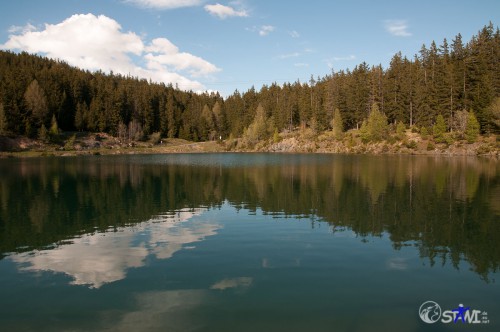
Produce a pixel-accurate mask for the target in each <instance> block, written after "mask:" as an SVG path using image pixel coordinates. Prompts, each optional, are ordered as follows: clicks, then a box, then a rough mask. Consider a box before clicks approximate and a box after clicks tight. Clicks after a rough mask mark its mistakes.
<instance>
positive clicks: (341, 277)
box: [0, 154, 500, 332]
mask: <svg viewBox="0 0 500 332" xmlns="http://www.w3.org/2000/svg"><path fill="white" fill-rule="evenodd" d="M499 267H500V163H498V162H497V161H494V160H481V159H471V158H469V159H467V158H442V157H441V158H431V157H410V156H384V157H367V156H331V155H300V154H299V155H294V154H290V155H289V154H286V155H274V154H208V155H207V154H203V155H157V156H118V157H117V156H109V157H98V156H94V157H85V158H59V159H51V158H46V159H24V160H17V159H8V160H0V330H1V331H31V330H36V331H100V330H106V331H261V332H262V331H389V330H391V331H398V330H399V331H402V330H406V331H421V330H422V331H425V330H436V331H448V330H450V331H455V330H462V331H469V330H472V329H474V330H484V331H499V330H500V285H499V283H500V272H499ZM428 300H433V301H435V302H437V303H438V304H439V305H440V307H441V313H442V315H441V319H443V317H445V315H446V314H445V311H446V310H453V309H457V310H458V306H459V304H463V305H464V307H469V308H470V309H469V311H468V312H469V314H474V312H475V311H473V310H476V313H475V316H471V317H469V319H466V321H467V322H468V321H476V322H480V323H477V324H474V326H471V324H469V323H467V322H462V320H463V319H461V318H460V317H458V318H459V320H458V321H457V322H456V323H454V322H453V321H452V322H451V323H444V322H442V321H441V320H440V321H438V322H436V323H434V324H427V323H424V322H423V321H422V320H421V318H420V316H419V308H420V306H421V304H422V303H423V302H425V301H428ZM424 309H425V307H424ZM434 309H435V308H434ZM466 313H467V312H466ZM430 317H431V318H432V317H435V316H432V315H430ZM432 319H433V318H432ZM487 322H488V323H487Z"/></svg>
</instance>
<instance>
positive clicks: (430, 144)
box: [427, 141, 436, 151]
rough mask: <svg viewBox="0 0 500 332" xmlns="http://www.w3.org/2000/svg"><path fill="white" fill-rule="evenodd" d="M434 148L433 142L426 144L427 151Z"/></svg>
mask: <svg viewBox="0 0 500 332" xmlns="http://www.w3.org/2000/svg"><path fill="white" fill-rule="evenodd" d="M435 148H436V146H435V145H434V142H432V141H429V143H427V151H433V150H434V149H435Z"/></svg>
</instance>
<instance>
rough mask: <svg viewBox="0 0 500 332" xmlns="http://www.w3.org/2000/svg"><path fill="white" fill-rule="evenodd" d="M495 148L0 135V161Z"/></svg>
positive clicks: (493, 141) (485, 143)
mask: <svg viewBox="0 0 500 332" xmlns="http://www.w3.org/2000/svg"><path fill="white" fill-rule="evenodd" d="M350 135H351V134H350ZM499 147H500V142H499V141H498V138H497V137H496V136H495V135H491V136H488V137H484V136H483V137H480V139H479V140H478V141H477V142H474V143H468V142H466V141H456V142H452V143H451V144H445V143H439V144H437V143H435V142H433V140H432V139H431V138H427V139H423V138H422V137H420V136H419V135H415V134H413V133H411V132H409V131H408V132H407V133H406V137H404V139H402V140H398V141H392V142H387V141H381V142H369V143H363V142H361V141H360V140H359V139H356V137H355V136H354V135H352V136H350V137H349V138H344V139H343V140H338V139H334V138H333V137H332V136H331V135H330V134H329V133H328V132H325V133H322V134H320V135H316V136H314V137H307V136H305V135H301V134H300V133H298V132H292V133H286V134H280V137H279V139H274V140H266V141H261V142H257V143H256V144H253V145H251V146H250V145H249V144H247V143H246V142H243V141H242V140H241V139H226V140H215V141H207V142H192V141H187V140H184V139H178V138H164V139H160V140H158V141H157V142H151V141H139V142H132V141H127V140H120V139H118V138H116V137H113V136H110V135H108V134H105V133H63V134H61V137H60V139H59V140H58V142H51V143H47V142H42V141H40V140H34V139H29V138H26V137H22V136H20V137H6V136H0V158H9V157H15V158H17V157H19V158H26V157H44V156H61V157H66V156H84V155H127V154H169V153H220V152H274V153H337V154H373V155H375V154H377V155H378V154H405V155H435V156H440V155H442V156H485V157H493V158H498V157H500V152H499V151H500V148H499Z"/></svg>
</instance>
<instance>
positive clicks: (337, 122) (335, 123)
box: [331, 108, 344, 139]
mask: <svg viewBox="0 0 500 332" xmlns="http://www.w3.org/2000/svg"><path fill="white" fill-rule="evenodd" d="M331 125H332V131H333V136H334V137H335V138H336V139H341V138H342V135H343V133H344V124H343V123H342V115H341V114H340V110H339V109H338V108H336V109H335V112H334V113H333V119H332V123H331Z"/></svg>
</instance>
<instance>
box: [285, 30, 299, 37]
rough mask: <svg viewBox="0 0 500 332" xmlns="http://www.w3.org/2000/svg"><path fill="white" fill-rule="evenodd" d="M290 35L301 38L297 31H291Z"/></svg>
mask: <svg viewBox="0 0 500 332" xmlns="http://www.w3.org/2000/svg"><path fill="white" fill-rule="evenodd" d="M288 34H289V35H290V37H292V38H299V37H300V34H299V33H298V32H297V31H295V30H292V31H289V32H288Z"/></svg>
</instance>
